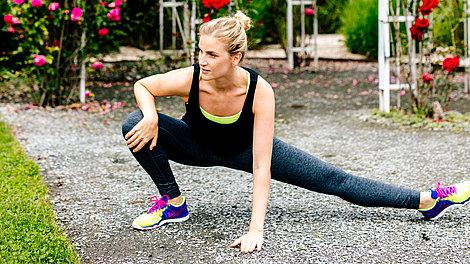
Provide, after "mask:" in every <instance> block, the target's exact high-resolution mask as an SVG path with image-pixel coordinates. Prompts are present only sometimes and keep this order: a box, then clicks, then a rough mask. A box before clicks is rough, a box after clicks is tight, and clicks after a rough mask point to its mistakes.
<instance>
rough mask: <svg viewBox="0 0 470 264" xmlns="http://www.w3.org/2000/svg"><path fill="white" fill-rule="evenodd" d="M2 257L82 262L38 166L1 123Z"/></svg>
mask: <svg viewBox="0 0 470 264" xmlns="http://www.w3.org/2000/svg"><path fill="white" fill-rule="evenodd" d="M0 259H1V260H2V263H79V257H78V255H77V253H76V252H75V250H74V248H73V246H72V244H71V243H70V242H69V241H68V240H67V237H66V236H65V234H64V233H63V232H62V231H61V230H60V228H59V226H58V225H57V223H56V222H55V215H54V211H53V208H52V205H51V204H50V202H49V200H48V196H47V188H46V186H45V184H44V182H43V179H42V177H41V176H40V175H39V168H38V166H37V165H36V164H35V163H34V162H32V161H31V160H29V159H28V158H27V157H26V155H25V154H24V152H23V150H22V149H21V147H20V145H19V144H18V142H17V141H16V140H15V139H14V137H13V135H12V134H11V130H10V129H9V128H8V127H7V126H6V124H5V123H2V122H0Z"/></svg>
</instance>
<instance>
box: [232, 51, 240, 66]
mask: <svg viewBox="0 0 470 264" xmlns="http://www.w3.org/2000/svg"><path fill="white" fill-rule="evenodd" d="M231 57H232V66H234V67H235V66H237V65H238V64H239V63H240V61H241V59H242V53H241V52H237V53H236V54H234V55H232V56H231Z"/></svg>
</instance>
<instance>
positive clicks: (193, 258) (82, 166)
mask: <svg viewBox="0 0 470 264" xmlns="http://www.w3.org/2000/svg"><path fill="white" fill-rule="evenodd" d="M174 102H175V101H172V100H170V99H166V100H163V101H162V102H161V105H160V108H162V109H171V111H170V112H171V113H169V114H170V115H173V116H175V117H177V116H179V115H180V114H181V111H182V110H183V109H182V108H181V107H179V106H181V103H178V104H176V105H177V107H175V104H174ZM170 106H171V107H170ZM319 108H321V106H320V107H319V106H318V105H316V106H315V107H314V108H309V107H304V108H300V109H295V108H292V109H291V110H290V113H289V115H285V116H283V118H282V119H280V118H278V120H277V122H276V133H277V136H278V137H279V138H281V139H283V140H285V141H287V142H290V143H292V144H294V145H296V146H298V147H299V148H301V149H304V150H306V151H308V152H310V153H315V155H318V156H320V157H322V158H323V159H325V160H327V161H329V162H331V163H333V164H335V165H337V166H340V167H341V168H344V169H345V170H347V171H349V172H352V173H354V174H357V175H361V176H364V177H371V178H375V179H379V180H383V181H386V182H390V183H394V184H398V185H400V186H406V187H413V188H419V189H427V188H429V187H430V186H432V185H433V184H434V182H435V180H441V181H443V182H458V181H461V180H463V179H464V178H467V179H468V178H470V134H468V133H467V134H454V133H450V132H433V131H414V130H410V131H403V130H398V129H387V128H383V127H379V126H376V125H373V124H370V123H364V122H361V121H360V120H359V118H357V116H359V115H363V114H364V110H352V111H346V110H337V111H329V110H328V111H326V112H325V113H322V112H318V111H316V110H315V109H319ZM129 111H131V109H123V110H120V111H116V112H113V113H112V114H109V115H106V116H104V115H99V114H90V113H86V112H78V111H64V110H52V109H42V110H40V109H32V110H23V109H21V106H19V105H10V104H0V120H2V121H6V122H8V123H9V124H11V125H12V126H13V127H14V131H15V133H16V136H17V138H18V139H19V140H20V142H21V143H22V145H23V146H24V147H25V149H26V151H27V153H28V154H29V156H30V157H32V158H33V159H34V160H36V161H37V162H38V164H39V165H40V166H41V168H42V174H43V175H44V177H45V180H46V182H47V184H48V186H49V190H50V195H51V199H52V202H53V204H54V208H55V210H56V212H57V218H58V221H59V223H60V224H61V226H62V227H63V228H64V229H65V231H66V233H67V234H68V236H69V238H70V239H71V240H72V241H73V243H74V244H75V245H76V247H77V250H78V252H79V254H80V255H81V256H82V259H83V261H84V263H155V262H157V261H165V262H168V263H295V262H298V263H324V262H331V263H344V262H347V263H364V262H366V263H383V262H387V263H444V262H446V263H469V262H470V243H468V238H469V237H470V222H469V220H468V219H470V210H469V209H468V208H465V209H460V210H454V211H452V212H451V213H448V214H446V215H445V217H443V219H441V220H439V221H435V222H426V221H423V220H422V219H421V216H420V214H419V213H418V212H416V211H413V210H394V209H388V208H361V207H359V206H355V205H351V204H348V203H346V202H344V201H342V200H340V199H338V198H336V197H332V196H327V195H323V194H317V193H313V192H308V191H306V190H302V189H299V188H296V187H293V186H289V185H286V184H282V183H278V182H273V183H272V192H271V196H270V205H269V213H268V218H267V220H266V231H265V233H266V234H265V243H264V249H263V250H262V251H261V252H257V253H255V254H251V255H246V254H240V253H239V252H238V251H236V250H233V249H230V248H229V247H228V244H229V243H231V241H232V240H233V239H234V238H236V237H237V236H238V235H241V234H242V232H244V231H245V230H246V227H247V223H248V220H249V216H250V199H251V195H250V189H251V177H250V175H249V174H246V173H243V172H238V171H233V170H229V169H225V168H220V167H216V168H197V167H188V166H181V165H179V164H176V163H172V165H173V168H174V172H175V175H176V177H177V180H178V182H179V184H180V186H181V188H182V191H183V192H184V193H185V194H186V196H187V198H188V201H189V205H190V211H191V218H190V219H189V220H188V221H186V222H184V223H180V224H169V225H166V226H164V227H162V228H161V229H158V230H153V231H150V232H138V231H134V230H132V228H131V226H130V223H131V221H132V219H133V218H134V217H136V216H138V215H139V214H140V213H141V212H143V211H145V210H146V208H147V207H148V198H149V196H150V195H152V194H154V193H156V189H155V187H154V185H153V183H152V181H151V179H150V177H149V176H148V175H146V173H145V172H144V171H143V169H141V168H140V167H139V165H138V163H137V162H136V161H135V160H134V158H133V157H132V155H131V154H130V153H129V151H128V149H127V148H126V146H125V143H124V141H123V139H122V138H121V135H120V120H122V118H123V117H124V115H125V113H126V112H129ZM319 113H321V114H319Z"/></svg>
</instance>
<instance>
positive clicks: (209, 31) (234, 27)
mask: <svg viewBox="0 0 470 264" xmlns="http://www.w3.org/2000/svg"><path fill="white" fill-rule="evenodd" d="M250 28H251V19H250V18H249V17H247V16H246V15H245V14H243V13H242V12H241V11H237V13H236V14H235V15H234V16H233V17H221V18H217V19H214V20H211V21H209V22H207V23H204V24H202V25H201V27H199V35H207V36H211V37H214V38H217V39H218V40H220V41H222V42H223V43H225V44H226V45H227V51H228V53H229V54H230V55H235V54H237V53H238V52H240V53H241V54H242V58H241V60H243V57H245V52H246V51H247V50H248V40H247V37H246V31H248V30H249V29H250Z"/></svg>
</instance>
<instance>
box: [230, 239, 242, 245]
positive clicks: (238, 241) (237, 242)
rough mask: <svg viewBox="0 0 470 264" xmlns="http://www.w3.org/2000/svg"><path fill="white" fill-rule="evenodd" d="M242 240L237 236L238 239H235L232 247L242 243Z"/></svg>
mask: <svg viewBox="0 0 470 264" xmlns="http://www.w3.org/2000/svg"><path fill="white" fill-rule="evenodd" d="M240 241H241V239H240V238H237V239H235V241H233V243H232V244H231V245H230V246H231V247H236V246H238V245H240Z"/></svg>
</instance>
